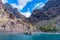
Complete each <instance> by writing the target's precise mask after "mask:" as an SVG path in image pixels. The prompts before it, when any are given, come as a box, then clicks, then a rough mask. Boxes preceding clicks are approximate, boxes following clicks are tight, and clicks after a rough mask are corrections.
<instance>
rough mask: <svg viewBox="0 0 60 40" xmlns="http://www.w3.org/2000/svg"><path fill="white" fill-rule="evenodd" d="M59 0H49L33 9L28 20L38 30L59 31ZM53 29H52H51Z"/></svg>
mask: <svg viewBox="0 0 60 40" xmlns="http://www.w3.org/2000/svg"><path fill="white" fill-rule="evenodd" d="M59 17H60V0H49V1H48V2H47V3H46V4H45V6H44V7H43V8H42V10H40V9H35V10H33V13H32V15H31V16H30V17H29V18H28V20H27V21H28V22H30V23H32V24H33V25H35V26H36V28H38V29H39V30H40V31H45V32H53V31H54V32H56V31H57V32H59V33H60V18H59ZM52 30H53V31H52Z"/></svg>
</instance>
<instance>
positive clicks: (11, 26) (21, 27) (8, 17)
mask: <svg viewBox="0 0 60 40" xmlns="http://www.w3.org/2000/svg"><path fill="white" fill-rule="evenodd" d="M17 16H19V17H17ZM22 17H23V18H24V16H23V15H21V16H20V13H19V12H18V11H17V9H15V8H12V7H11V6H9V5H8V6H6V4H2V3H0V33H26V34H29V33H32V32H33V30H34V29H35V28H34V27H33V26H31V25H29V24H27V23H26V22H24V21H23V19H21V18H22Z"/></svg>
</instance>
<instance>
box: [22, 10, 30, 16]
mask: <svg viewBox="0 0 60 40" xmlns="http://www.w3.org/2000/svg"><path fill="white" fill-rule="evenodd" d="M21 14H23V15H24V16H26V17H30V15H31V13H30V12H29V11H27V12H21Z"/></svg>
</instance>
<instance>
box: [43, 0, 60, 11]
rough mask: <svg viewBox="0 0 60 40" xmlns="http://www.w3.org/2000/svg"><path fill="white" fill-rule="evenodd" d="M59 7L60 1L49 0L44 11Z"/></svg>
mask: <svg viewBox="0 0 60 40" xmlns="http://www.w3.org/2000/svg"><path fill="white" fill-rule="evenodd" d="M59 5H60V0H48V2H47V3H46V4H45V6H44V7H43V9H44V10H48V9H49V8H52V7H57V6H59Z"/></svg>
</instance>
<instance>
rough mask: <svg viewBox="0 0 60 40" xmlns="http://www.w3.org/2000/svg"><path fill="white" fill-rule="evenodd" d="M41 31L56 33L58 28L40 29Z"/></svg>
mask: <svg viewBox="0 0 60 40" xmlns="http://www.w3.org/2000/svg"><path fill="white" fill-rule="evenodd" d="M39 30H41V31H43V32H56V31H57V28H51V27H40V28H39Z"/></svg>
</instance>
